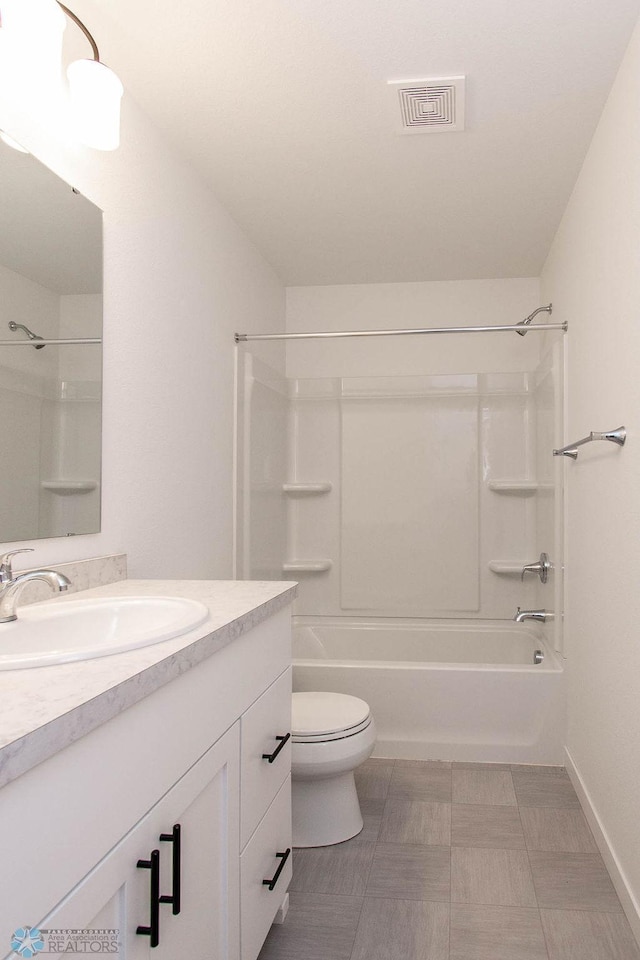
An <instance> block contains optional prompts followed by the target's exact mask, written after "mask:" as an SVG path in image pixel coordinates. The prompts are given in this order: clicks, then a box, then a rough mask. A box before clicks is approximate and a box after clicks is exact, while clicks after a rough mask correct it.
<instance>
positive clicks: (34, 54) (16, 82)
mask: <svg viewBox="0 0 640 960" xmlns="http://www.w3.org/2000/svg"><path fill="white" fill-rule="evenodd" d="M67 17H68V18H69V19H70V20H73V22H74V23H75V24H76V25H77V26H78V27H79V28H80V30H81V31H82V32H83V34H84V35H85V37H86V38H87V40H88V41H89V43H90V44H91V50H92V53H93V58H92V59H87V60H76V61H75V62H74V63H72V64H70V66H69V68H68V70H67V78H68V80H69V95H70V100H71V116H72V122H73V125H74V127H75V131H76V134H77V136H78V139H79V140H80V141H81V142H82V143H84V144H86V146H88V147H93V148H94V149H96V150H116V149H117V147H118V146H119V143H120V101H121V99H122V94H123V92H124V88H123V86H122V83H121V82H120V80H119V79H118V77H117V76H116V74H115V73H114V72H113V70H110V69H109V67H107V66H105V64H104V63H102V61H101V60H100V54H99V52H98V46H97V44H96V42H95V40H94V38H93V37H92V35H91V33H90V32H89V30H88V29H87V27H86V26H85V25H84V23H83V22H82V21H81V20H80V19H79V17H77V16H76V15H75V13H73V12H72V11H71V10H69V8H68V7H67V6H65V5H64V4H63V3H60V0H0V83H2V85H3V86H6V87H10V86H17V87H19V89H20V90H22V91H25V92H26V93H27V94H28V95H29V96H30V97H31V98H32V99H34V101H38V102H42V100H43V99H44V98H46V97H47V95H48V94H49V93H50V92H51V91H52V90H55V89H56V86H57V84H58V83H59V79H60V64H61V60H62V35H63V33H64V29H65V27H66V22H67Z"/></svg>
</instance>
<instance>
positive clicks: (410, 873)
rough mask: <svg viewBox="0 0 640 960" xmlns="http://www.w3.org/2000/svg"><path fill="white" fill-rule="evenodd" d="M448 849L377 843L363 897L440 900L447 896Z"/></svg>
mask: <svg viewBox="0 0 640 960" xmlns="http://www.w3.org/2000/svg"><path fill="white" fill-rule="evenodd" d="M450 878H451V852H450V850H449V847H428V846H419V845H417V844H408V843H378V844H377V845H376V852H375V854H374V857H373V866H372V867H371V872H370V874H369V882H368V884H367V890H366V896H368V897H387V898H389V897H392V898H394V899H399V900H444V901H446V902H447V903H448V902H449V897H450V892H451V879H450Z"/></svg>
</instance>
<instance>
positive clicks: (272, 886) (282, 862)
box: [262, 847, 291, 890]
mask: <svg viewBox="0 0 640 960" xmlns="http://www.w3.org/2000/svg"><path fill="white" fill-rule="evenodd" d="M290 853H291V847H287V849H286V850H285V852H284V853H276V857H280V858H281V859H280V865H279V867H278V869H277V870H276V872H275V873H274V875H273V877H272V878H271V880H263V881H262V885H263V886H264V887H269V890H274V889H275V885H276V883H277V882H278V880H279V879H280V874H281V873H282V871H283V870H284V865H285V863H286V862H287V860H288V859H289V854H290Z"/></svg>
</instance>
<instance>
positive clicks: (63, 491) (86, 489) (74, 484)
mask: <svg viewBox="0 0 640 960" xmlns="http://www.w3.org/2000/svg"><path fill="white" fill-rule="evenodd" d="M40 486H41V487H42V489H43V490H48V491H49V492H50V493H57V494H58V495H59V496H61V497H69V496H71V495H72V494H74V493H91V491H92V490H95V489H96V487H97V486H98V481H97V480H42V481H41V483H40Z"/></svg>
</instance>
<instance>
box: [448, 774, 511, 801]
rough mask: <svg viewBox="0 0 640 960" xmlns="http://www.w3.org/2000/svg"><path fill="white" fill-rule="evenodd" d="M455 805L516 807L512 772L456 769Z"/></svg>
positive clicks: (454, 779) (453, 780) (453, 777)
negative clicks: (478, 804)
mask: <svg viewBox="0 0 640 960" xmlns="http://www.w3.org/2000/svg"><path fill="white" fill-rule="evenodd" d="M452 790H453V792H452V800H453V802H454V803H480V804H484V805H488V804H505V805H508V806H514V807H515V805H516V795H515V793H514V790H513V781H512V779H511V771H510V770H487V769H481V770H473V769H470V768H468V767H464V768H459V767H454V768H453V771H452Z"/></svg>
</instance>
